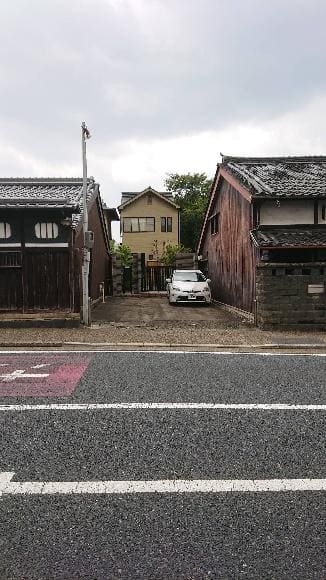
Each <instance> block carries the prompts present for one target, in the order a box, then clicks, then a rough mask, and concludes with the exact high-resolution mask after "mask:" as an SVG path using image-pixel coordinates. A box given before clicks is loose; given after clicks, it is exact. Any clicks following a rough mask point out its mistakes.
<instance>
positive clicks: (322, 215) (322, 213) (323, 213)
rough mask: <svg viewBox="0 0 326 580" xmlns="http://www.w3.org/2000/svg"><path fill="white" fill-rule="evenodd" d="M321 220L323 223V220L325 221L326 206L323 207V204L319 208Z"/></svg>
mask: <svg viewBox="0 0 326 580" xmlns="http://www.w3.org/2000/svg"><path fill="white" fill-rule="evenodd" d="M321 219H322V220H323V221H325V219H326V206H325V204H324V203H323V205H322V206H321Z"/></svg>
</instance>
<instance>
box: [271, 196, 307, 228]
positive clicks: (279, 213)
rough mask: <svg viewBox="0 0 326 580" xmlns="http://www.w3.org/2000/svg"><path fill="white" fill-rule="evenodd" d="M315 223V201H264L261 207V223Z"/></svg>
mask: <svg viewBox="0 0 326 580" xmlns="http://www.w3.org/2000/svg"><path fill="white" fill-rule="evenodd" d="M313 223H314V201H313V200H300V201H286V200H285V201H283V200H280V205H279V206H277V205H276V203H275V201H272V200H271V201H264V202H263V203H262V205H261V207H260V225H262V226H267V225H295V224H313Z"/></svg>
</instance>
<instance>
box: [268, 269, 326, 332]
mask: <svg viewBox="0 0 326 580" xmlns="http://www.w3.org/2000/svg"><path fill="white" fill-rule="evenodd" d="M322 290H323V291H322ZM319 292H320V293H319ZM256 321H257V325H258V326H259V327H260V328H264V329H268V328H276V327H288V328H289V327H291V328H297V329H300V328H326V264H325V263H319V262H318V263H317V262H314V263H300V264H299V263H296V264H270V263H269V264H261V265H259V266H257V272H256Z"/></svg>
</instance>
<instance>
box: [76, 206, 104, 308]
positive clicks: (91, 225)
mask: <svg viewBox="0 0 326 580" xmlns="http://www.w3.org/2000/svg"><path fill="white" fill-rule="evenodd" d="M98 203H99V198H95V199H94V200H93V202H92V203H91V205H90V207H89V210H88V229H89V230H90V231H92V232H94V247H93V248H92V250H91V263H90V270H89V278H90V285H89V295H90V298H92V300H96V299H97V298H99V297H100V283H101V282H104V283H105V285H106V290H107V286H108V279H109V263H110V262H109V254H108V249H107V247H106V242H105V237H104V232H103V227H102V223H101V219H100V214H99V208H98V205H97V204H98ZM82 248H83V229H82V225H80V226H79V228H78V230H77V232H76V239H75V268H77V267H80V271H79V273H78V272H77V271H76V275H77V278H78V279H77V280H76V281H75V284H76V287H77V288H78V287H79V294H80V292H81V289H82V283H81V265H82V256H83V253H82ZM79 302H80V303H81V300H80V301H79ZM77 303H78V299H77V297H76V306H77Z"/></svg>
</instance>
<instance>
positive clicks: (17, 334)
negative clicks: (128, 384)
mask: <svg viewBox="0 0 326 580" xmlns="http://www.w3.org/2000/svg"><path fill="white" fill-rule="evenodd" d="M73 342H75V343H83V344H84V343H85V345H86V344H92V343H103V344H105V343H109V344H110V345H112V344H114V343H116V344H119V345H122V344H126V345H127V344H132V343H156V344H157V343H159V344H162V345H163V344H166V345H181V344H184V345H200V344H202V345H207V344H216V345H225V346H230V347H231V346H235V345H240V346H243V347H246V346H248V347H252V346H253V345H269V344H285V345H289V347H291V345H294V344H298V343H299V344H304V345H314V344H319V345H324V346H325V348H326V333H325V332H320V331H318V332H317V331H316V332H315V331H297V332H295V331H292V332H289V331H263V330H260V329H258V328H256V327H255V326H254V325H253V324H252V323H251V322H250V321H248V319H247V318H244V317H243V316H241V315H236V314H234V313H230V312H228V311H226V310H223V309H222V308H221V307H220V306H217V305H211V306H209V307H205V306H202V305H200V306H199V305H198V306H197V305H180V306H176V307H175V306H170V305H169V304H168V302H167V299H166V298H165V297H156V296H155V297H152V296H151V297H141V298H139V297H130V296H128V297H121V298H109V299H108V301H107V303H105V304H99V305H98V306H97V308H95V309H94V310H93V323H92V327H91V328H84V327H82V326H80V327H78V328H1V329H0V344H1V346H2V348H5V347H8V348H10V347H14V346H19V345H22V346H24V347H28V346H33V345H36V344H37V345H40V346H42V344H49V343H54V345H57V346H60V343H62V344H61V345H62V346H65V345H66V346H68V347H70V346H71V345H69V343H73ZM76 348H78V347H77V346H76Z"/></svg>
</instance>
